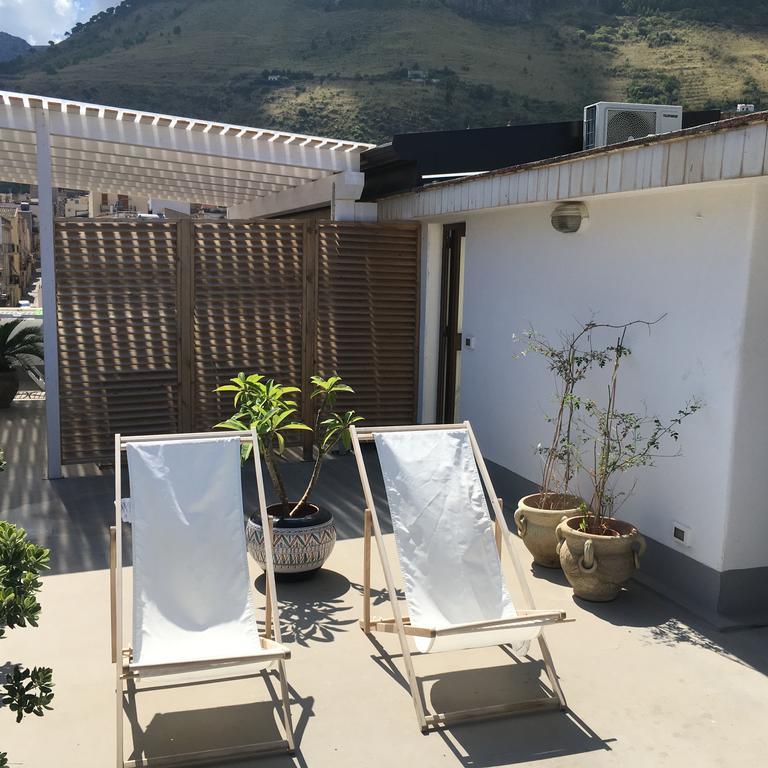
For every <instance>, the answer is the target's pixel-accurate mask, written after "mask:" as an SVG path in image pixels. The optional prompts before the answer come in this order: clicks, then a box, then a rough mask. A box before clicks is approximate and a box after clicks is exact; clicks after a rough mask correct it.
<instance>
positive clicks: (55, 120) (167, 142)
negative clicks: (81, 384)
mask: <svg viewBox="0 0 768 768" xmlns="http://www.w3.org/2000/svg"><path fill="white" fill-rule="evenodd" d="M372 146H373V145H372V144H363V143H361V142H356V141H343V140H339V139H328V138H321V137H318V136H305V135H302V134H297V133H286V132H284V131H273V130H267V129H261V128H251V127H247V126H242V125H230V124H227V123H218V122H212V121H209V120H196V119H193V118H187V117H175V116H172V115H163V114H157V113H153V112H142V111H139V110H133V109H126V108H121V107H106V106H101V105H97V104H87V103H83V102H77V101H68V100H64V99H55V98H49V97H46V96H33V95H29V94H22V93H13V92H9V91H0V180H2V181H12V182H18V183H23V184H37V185H38V188H39V190H40V193H39V216H40V258H41V266H42V282H43V326H44V331H45V356H46V396H47V399H48V403H47V409H46V411H47V426H48V428H47V432H48V475H49V477H59V476H60V475H61V459H60V453H61V451H60V441H59V412H58V393H59V382H58V353H57V346H56V303H55V298H56V285H55V272H54V260H53V202H52V196H51V195H50V194H45V193H44V190H47V189H52V188H54V187H63V188H67V189H83V190H104V191H107V190H109V191H113V192H120V193H123V194H130V195H133V196H140V195H145V196H146V197H155V198H164V199H170V200H180V201H192V202H206V203H212V204H217V205H221V206H226V207H227V208H228V210H229V215H230V218H253V217H258V216H270V215H275V214H279V213H290V212H295V211H301V210H307V209H312V208H320V207H326V206H328V205H330V206H331V208H332V215H334V216H335V218H361V217H369V216H370V215H371V213H372V211H370V210H368V206H367V204H361V203H357V202H356V201H357V200H358V199H359V197H360V194H361V192H362V189H363V183H364V177H363V174H362V173H360V153H361V152H363V151H365V150H366V149H370V148H371V147H372Z"/></svg>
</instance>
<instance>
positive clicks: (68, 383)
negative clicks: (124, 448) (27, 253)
mask: <svg viewBox="0 0 768 768" xmlns="http://www.w3.org/2000/svg"><path fill="white" fill-rule="evenodd" d="M176 241H177V228H176V224H175V223H170V222H168V223H167V222H151V223H150V222H146V223H145V222H139V221H83V220H72V219H70V220H64V221H60V222H57V224H56V240H55V248H56V278H57V285H56V288H57V305H58V336H59V398H60V406H59V408H60V419H61V454H62V461H63V462H64V463H73V462H81V461H97V460H104V459H106V458H108V457H109V456H110V455H111V454H112V453H113V452H114V442H113V440H114V438H113V435H114V433H116V432H121V433H123V434H129V433H131V434H142V433H148V432H152V431H154V430H157V431H158V432H175V431H177V430H178V427H179V407H178V402H179V376H178V366H177V337H178V332H179V329H178V313H177V278H178V272H177V260H176Z"/></svg>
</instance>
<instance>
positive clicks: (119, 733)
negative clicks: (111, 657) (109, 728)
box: [115, 661, 124, 768]
mask: <svg viewBox="0 0 768 768" xmlns="http://www.w3.org/2000/svg"><path fill="white" fill-rule="evenodd" d="M115 666H116V667H117V669H118V670H120V667H121V666H122V662H121V661H118V662H116V664H115ZM115 697H116V699H117V706H116V712H115V714H116V716H117V720H116V722H115V725H116V728H115V739H116V751H117V760H116V765H117V768H123V766H124V762H123V681H122V679H121V678H120V672H119V671H118V673H117V687H116V688H115Z"/></svg>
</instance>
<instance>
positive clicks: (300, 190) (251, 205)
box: [229, 171, 365, 219]
mask: <svg viewBox="0 0 768 768" xmlns="http://www.w3.org/2000/svg"><path fill="white" fill-rule="evenodd" d="M364 184H365V176H364V174H362V173H359V172H354V171H346V172H345V173H337V174H336V175H334V176H324V177H323V178H322V179H318V180H317V181H313V182H312V183H311V184H302V185H301V186H300V187H296V188H294V189H289V190H286V191H285V192H278V193H276V194H273V195H268V196H266V197H264V198H262V199H260V200H253V201H249V202H247V203H243V204H241V205H236V206H233V207H232V208H231V210H230V211H229V217H230V218H233V219H245V218H258V217H261V216H274V215H275V214H278V213H291V212H294V211H303V210H311V209H312V208H319V207H322V206H324V205H328V204H329V203H330V205H331V206H332V207H333V205H334V204H335V202H336V201H338V200H344V201H355V200H359V198H360V195H361V193H362V191H363V186H364Z"/></svg>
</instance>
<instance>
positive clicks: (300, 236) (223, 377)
mask: <svg viewBox="0 0 768 768" xmlns="http://www.w3.org/2000/svg"><path fill="white" fill-rule="evenodd" d="M315 253H316V254H317V255H316V257H315V256H312V254H315ZM310 256H311V258H310ZM308 258H309V260H310V261H311V262H312V265H314V264H315V258H316V259H317V265H316V269H317V275H316V278H315V275H314V272H315V267H314V266H312V268H308V267H309V266H310V264H309V262H308V261H307V260H308ZM56 260H57V262H56V269H57V278H58V279H57V286H58V296H57V299H58V322H59V365H60V378H61V406H60V407H61V429H62V457H63V461H64V463H76V462H83V461H110V460H111V458H112V450H113V435H114V433H115V432H121V433H123V434H147V433H152V434H162V433H165V432H177V431H179V430H181V429H184V430H189V429H191V430H201V431H202V430H207V429H210V428H211V427H212V426H213V425H214V424H216V423H217V422H219V421H221V420H222V419H223V418H225V417H226V416H227V415H229V414H230V413H231V410H232V406H231V398H230V397H228V396H221V395H217V394H215V393H214V391H213V390H214V389H215V388H216V387H217V386H218V385H219V384H222V383H225V382H226V381H227V379H229V378H230V377H232V376H234V375H236V374H237V373H238V372H239V371H246V372H249V373H250V372H259V373H262V374H264V375H266V376H269V377H272V378H275V379H276V380H278V381H281V382H283V383H286V384H293V385H296V386H300V387H302V388H306V387H307V386H308V381H309V376H310V375H311V374H312V373H314V372H318V373H322V374H325V375H328V374H330V373H331V372H333V371H334V370H338V371H339V373H341V374H342V375H343V376H344V378H345V379H346V380H347V381H348V382H349V383H350V384H351V385H352V386H353V387H354V388H355V389H356V391H357V394H356V395H355V396H354V398H353V399H349V400H348V401H347V402H346V403H345V402H344V401H343V400H342V401H340V402H339V406H340V407H342V408H343V407H347V406H349V407H355V408H356V409H357V410H358V411H359V412H360V413H361V414H362V415H364V416H365V417H366V419H367V420H368V422H369V423H374V422H375V423H377V424H392V423H408V422H412V421H414V420H415V417H416V394H417V375H418V374H417V353H418V336H419V329H418V318H419V229H418V225H417V224H411V223H407V224H395V223H393V224H382V225H379V224H352V223H350V224H340V223H330V222H320V223H319V224H317V225H314V224H309V223H308V222H304V221H285V220H280V221H277V220H275V221H271V220H270V221H247V222H235V221H224V222H222V221H217V222H192V221H183V222H157V221H151V222H138V221H135V220H132V221H99V220H90V221H82V220H81V221H61V222H57V226H56ZM305 312H306V315H305ZM315 317H316V320H315V319H314V318H315ZM303 340H304V341H303ZM297 435H298V433H297Z"/></svg>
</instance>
